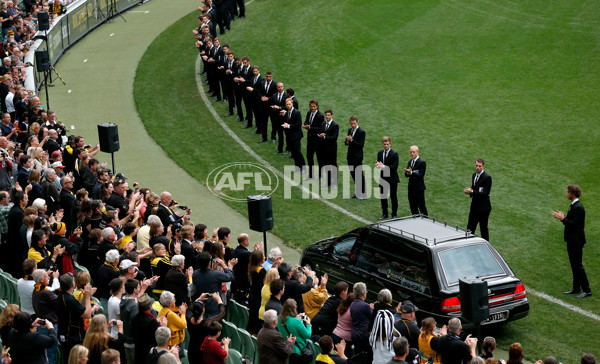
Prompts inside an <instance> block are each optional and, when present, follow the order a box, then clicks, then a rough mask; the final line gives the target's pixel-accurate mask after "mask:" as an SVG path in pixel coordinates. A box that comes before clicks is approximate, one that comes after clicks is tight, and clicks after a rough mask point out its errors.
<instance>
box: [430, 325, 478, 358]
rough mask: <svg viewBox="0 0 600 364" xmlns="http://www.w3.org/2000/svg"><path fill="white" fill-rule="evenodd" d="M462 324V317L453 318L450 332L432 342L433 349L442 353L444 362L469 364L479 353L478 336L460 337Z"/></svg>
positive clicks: (449, 328) (449, 327) (449, 326)
mask: <svg viewBox="0 0 600 364" xmlns="http://www.w3.org/2000/svg"><path fill="white" fill-rule="evenodd" d="M461 330H462V324H461V322H460V319H458V318H456V317H455V318H451V319H450V321H448V333H447V334H446V336H443V337H442V338H440V340H439V341H437V342H432V343H431V349H433V350H435V351H437V352H438V353H440V354H441V355H442V362H443V363H444V364H468V363H470V362H471V359H472V358H474V357H475V356H476V355H477V354H476V353H475V348H476V347H477V338H475V337H471V335H470V334H469V336H467V338H466V339H465V341H462V340H461V339H460V336H459V335H460V331H461Z"/></svg>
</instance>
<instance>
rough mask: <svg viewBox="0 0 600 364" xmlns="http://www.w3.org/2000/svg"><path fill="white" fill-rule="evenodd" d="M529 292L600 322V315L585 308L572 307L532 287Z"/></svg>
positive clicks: (528, 289) (528, 288)
mask: <svg viewBox="0 0 600 364" xmlns="http://www.w3.org/2000/svg"><path fill="white" fill-rule="evenodd" d="M527 292H529V293H531V294H532V295H534V296H537V297H539V298H542V299H545V300H546V301H550V302H552V303H555V304H557V305H559V306H562V307H564V308H567V309H569V310H571V311H573V312H577V313H578V314H580V315H583V316H585V317H589V318H591V319H594V320H596V321H600V316H599V315H596V314H595V313H593V312H590V311H588V310H584V309H583V308H580V307H577V306H575V305H572V304H570V303H567V302H565V301H563V300H559V299H558V298H556V297H552V296H550V295H549V294H547V293H544V292H538V291H536V290H535V289H533V288H530V287H527Z"/></svg>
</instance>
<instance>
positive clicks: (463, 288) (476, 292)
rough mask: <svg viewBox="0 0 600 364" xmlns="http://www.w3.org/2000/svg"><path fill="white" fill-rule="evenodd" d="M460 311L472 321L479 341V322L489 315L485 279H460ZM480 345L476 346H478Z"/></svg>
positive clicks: (465, 317) (464, 317)
mask: <svg viewBox="0 0 600 364" xmlns="http://www.w3.org/2000/svg"><path fill="white" fill-rule="evenodd" d="M458 286H459V289H460V311H461V315H462V317H463V319H465V320H467V321H469V322H472V323H473V324H474V325H475V329H476V331H477V339H478V340H479V342H480V343H481V322H482V321H485V320H486V319H487V318H488V317H489V316H490V300H489V297H488V284H487V281H483V280H481V279H469V280H467V279H460V280H459V281H458ZM479 347H480V346H478V348H479Z"/></svg>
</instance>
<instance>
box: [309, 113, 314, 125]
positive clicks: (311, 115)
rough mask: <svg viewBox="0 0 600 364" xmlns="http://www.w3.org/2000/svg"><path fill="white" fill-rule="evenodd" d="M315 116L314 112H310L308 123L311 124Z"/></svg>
mask: <svg viewBox="0 0 600 364" xmlns="http://www.w3.org/2000/svg"><path fill="white" fill-rule="evenodd" d="M314 118H315V113H314V112H313V113H312V114H310V125H312V122H313V119H314Z"/></svg>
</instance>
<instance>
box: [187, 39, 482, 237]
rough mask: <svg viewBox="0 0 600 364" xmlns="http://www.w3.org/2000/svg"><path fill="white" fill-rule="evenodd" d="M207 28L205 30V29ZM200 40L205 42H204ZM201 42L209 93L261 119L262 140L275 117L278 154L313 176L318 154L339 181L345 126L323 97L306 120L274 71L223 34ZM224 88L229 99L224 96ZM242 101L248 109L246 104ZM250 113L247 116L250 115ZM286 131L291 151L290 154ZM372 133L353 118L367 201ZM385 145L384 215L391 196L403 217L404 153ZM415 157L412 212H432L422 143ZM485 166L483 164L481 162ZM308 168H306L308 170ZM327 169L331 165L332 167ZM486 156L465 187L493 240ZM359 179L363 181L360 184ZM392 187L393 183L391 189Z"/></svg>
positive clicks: (350, 158)
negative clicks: (241, 53)
mask: <svg viewBox="0 0 600 364" xmlns="http://www.w3.org/2000/svg"><path fill="white" fill-rule="evenodd" d="M206 32H207V31H206V30H204V33H206ZM198 43H200V44H198ZM198 43H197V46H198V47H199V49H200V53H201V54H202V59H203V61H204V70H205V72H206V74H207V79H208V84H209V92H211V93H212V95H213V96H214V97H215V100H216V101H220V100H222V99H223V100H224V99H226V100H227V102H228V103H229V112H228V113H227V114H226V115H225V116H232V115H234V112H233V109H234V107H235V108H236V109H237V115H238V121H240V122H242V121H246V123H245V125H244V128H252V126H253V121H256V130H255V133H256V134H259V135H261V139H260V140H258V143H265V142H267V141H268V124H269V120H270V121H271V123H270V124H271V142H272V143H276V142H277V140H278V146H277V151H276V152H275V153H286V152H287V151H289V152H290V153H291V157H292V158H293V159H294V164H295V166H296V170H297V171H298V172H299V173H300V174H304V172H307V173H308V176H307V177H306V178H305V179H312V178H315V177H316V176H314V175H313V173H314V166H315V156H316V162H317V165H318V171H319V173H318V177H319V178H322V177H323V176H322V172H323V171H325V172H326V175H325V176H324V177H325V181H326V183H327V185H328V186H333V187H335V186H336V183H337V148H338V137H339V125H338V124H337V123H336V122H335V121H334V120H333V111H332V110H326V111H325V113H324V114H323V113H321V111H320V110H319V103H318V101H317V100H311V101H310V102H309V110H308V111H307V113H306V116H305V119H304V123H302V116H301V113H300V111H299V110H298V100H297V99H296V98H295V96H294V90H293V89H292V88H288V89H287V90H285V88H284V85H283V83H282V82H276V81H274V80H273V74H272V73H271V72H267V73H266V74H265V77H264V78H263V77H262V75H261V73H260V68H259V67H258V66H252V65H251V64H250V59H249V58H248V57H242V58H236V57H235V54H234V52H233V51H232V50H231V49H230V48H229V46H228V45H226V44H225V45H223V46H222V47H221V44H220V41H219V39H218V38H214V39H212V38H210V36H206V37H205V42H200V41H199V42H198ZM221 92H222V95H223V97H221ZM242 103H243V104H244V108H242ZM244 111H245V117H244ZM302 129H305V130H306V134H307V144H306V161H305V159H304V156H303V154H302V151H301V141H302V139H303V138H304V134H303V132H302ZM284 135H285V145H286V148H285V152H284ZM365 137H366V133H365V131H364V130H363V129H362V128H360V127H359V126H358V118H357V117H356V116H352V117H351V118H350V128H349V129H348V132H347V135H346V138H345V140H344V145H346V146H347V147H348V152H347V156H346V161H347V163H348V166H350V167H351V168H350V170H351V176H352V179H353V180H354V183H355V193H354V195H353V196H352V197H353V198H358V199H363V198H365V197H366V194H365V190H364V188H365V180H364V175H363V174H362V171H361V172H360V173H358V172H357V169H358V167H359V166H361V165H362V161H363V147H364V143H365ZM382 144H383V149H382V150H381V151H379V153H378V155H377V162H376V167H378V168H381V169H383V170H384V172H385V173H384V174H382V181H383V184H380V191H381V193H382V194H383V196H382V198H381V208H382V216H381V218H382V219H383V218H387V217H388V201H387V196H389V198H390V200H391V216H392V218H394V217H396V216H397V211H398V198H397V186H398V183H399V177H398V172H397V170H398V160H399V158H398V153H397V152H395V151H393V150H391V139H390V138H389V137H384V138H383V140H382ZM410 156H411V159H410V160H409V161H408V162H407V166H406V168H404V175H405V177H406V178H407V179H408V201H409V205H410V210H411V214H413V215H415V214H423V215H428V211H427V207H426V204H425V190H426V187H425V180H424V177H425V173H426V170H427V163H426V162H425V161H424V160H423V159H422V158H420V156H419V148H418V147H417V146H416V145H413V146H411V147H410ZM478 164H480V165H481V167H480V166H479V165H478ZM305 166H306V168H305ZM326 167H327V168H326ZM386 170H387V171H386ZM482 171H483V160H481V161H480V160H478V162H476V173H475V174H474V177H473V178H472V185H471V187H470V188H468V189H465V193H466V194H469V195H470V196H471V198H472V204H471V212H470V214H469V223H468V228H469V229H470V230H471V231H475V228H476V226H477V225H480V230H481V234H482V236H483V237H484V238H485V239H486V240H489V233H488V228H487V220H488V217H489V213H490V211H491V204H489V191H490V189H491V177H490V176H489V175H487V174H484V175H483V177H484V178H481V179H480V178H479V175H480V174H481V173H482ZM357 178H359V180H360V182H359V183H356V181H357ZM387 186H389V187H387Z"/></svg>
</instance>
